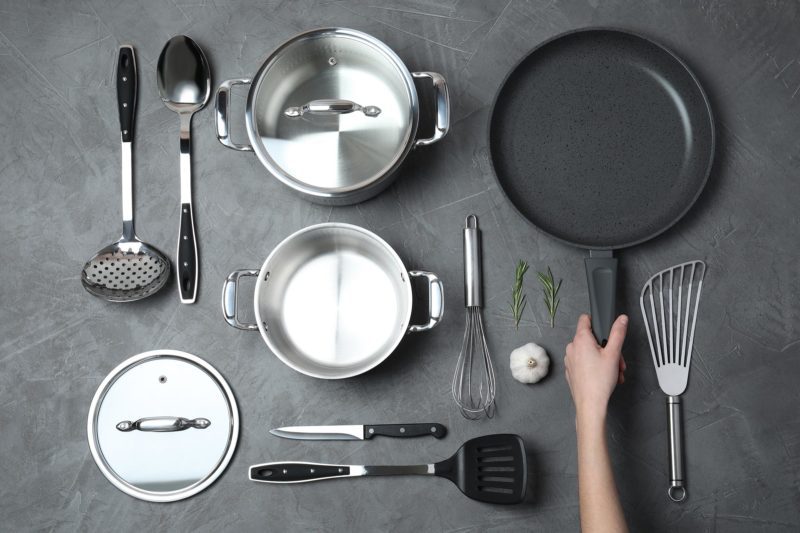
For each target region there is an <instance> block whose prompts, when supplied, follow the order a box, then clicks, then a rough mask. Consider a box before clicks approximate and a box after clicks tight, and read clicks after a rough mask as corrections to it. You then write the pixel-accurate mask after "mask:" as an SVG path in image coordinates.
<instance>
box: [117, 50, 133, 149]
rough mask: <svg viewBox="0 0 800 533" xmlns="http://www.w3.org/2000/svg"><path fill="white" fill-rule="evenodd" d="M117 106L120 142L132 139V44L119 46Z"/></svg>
mask: <svg viewBox="0 0 800 533" xmlns="http://www.w3.org/2000/svg"><path fill="white" fill-rule="evenodd" d="M117 107H118V108H119V126H120V131H121V133H122V142H131V141H132V140H133V126H134V120H133V119H134V115H135V114H136V55H135V54H134V53H133V47H132V46H127V45H126V46H120V48H119V58H118V61H117Z"/></svg>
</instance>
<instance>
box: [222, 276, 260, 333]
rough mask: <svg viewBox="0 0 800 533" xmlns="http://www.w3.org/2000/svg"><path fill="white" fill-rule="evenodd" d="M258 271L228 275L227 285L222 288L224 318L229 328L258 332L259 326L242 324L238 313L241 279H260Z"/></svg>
mask: <svg viewBox="0 0 800 533" xmlns="http://www.w3.org/2000/svg"><path fill="white" fill-rule="evenodd" d="M258 274H259V271H258V270H235V271H233V272H231V273H230V274H228V277H227V278H226V279H225V284H224V285H223V286H222V316H224V317H225V322H227V323H228V325H229V326H233V327H234V328H236V329H243V330H245V331H257V330H258V324H248V323H245V322H240V321H239V319H238V318H237V313H236V303H237V297H236V290H237V289H238V287H239V278H242V277H246V276H253V277H258Z"/></svg>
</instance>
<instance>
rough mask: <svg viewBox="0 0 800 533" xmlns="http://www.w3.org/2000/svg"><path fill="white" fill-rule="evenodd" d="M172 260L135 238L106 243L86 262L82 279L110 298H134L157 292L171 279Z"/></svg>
mask: <svg viewBox="0 0 800 533" xmlns="http://www.w3.org/2000/svg"><path fill="white" fill-rule="evenodd" d="M169 272H170V265H169V260H168V259H167V258H166V257H165V256H164V254H162V253H161V252H160V251H158V250H157V249H156V248H154V247H152V246H150V245H149V244H147V243H144V242H142V241H140V240H138V239H136V238H134V239H133V240H125V239H120V240H119V241H117V242H115V243H114V244H111V245H109V246H106V247H105V248H103V249H102V250H100V251H99V252H97V253H96V254H95V255H94V257H92V258H91V259H90V260H89V261H87V262H86V264H85V265H83V271H82V272H81V283H82V284H83V288H84V289H86V290H87V291H89V292H90V293H92V294H94V295H95V296H98V297H100V298H103V299H105V300H108V301H110V302H133V301H136V300H141V299H142V298H146V297H148V296H151V295H153V294H155V293H156V292H158V291H159V290H160V289H161V288H162V287H163V286H164V284H166V282H167V280H168V279H169Z"/></svg>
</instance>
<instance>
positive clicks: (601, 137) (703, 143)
mask: <svg viewBox="0 0 800 533" xmlns="http://www.w3.org/2000/svg"><path fill="white" fill-rule="evenodd" d="M714 142H715V141H714V122H713V118H712V114H711V106H710V104H709V102H708V98H707V97H706V94H705V92H704V91H703V88H702V87H701V86H700V83H699V81H698V80H697V78H696V77H695V76H694V74H692V72H691V71H690V70H689V68H688V67H687V66H686V64H685V63H684V62H683V61H681V60H680V59H679V58H678V57H677V56H675V55H674V54H673V53H672V52H670V51H668V50H667V49H665V48H663V47H662V46H660V45H659V44H656V43H654V42H653V41H650V40H648V39H646V38H644V37H641V36H639V35H635V34H632V33H629V32H625V31H619V30H611V29H586V30H578V31H574V32H570V33H566V34H563V35H559V36H557V37H555V38H553V39H551V40H549V41H546V42H545V43H543V44H541V45H540V46H538V47H537V48H536V49H534V50H533V52H531V53H530V55H528V56H527V57H526V58H525V59H523V60H522V61H521V62H520V63H519V64H518V65H517V66H516V67H515V68H514V70H513V71H512V72H511V73H510V74H509V76H508V77H507V78H506V80H505V81H504V82H503V84H502V86H501V89H500V91H499V92H498V94H497V97H496V99H495V102H494V107H493V110H492V116H491V122H490V127H489V147H490V153H491V161H492V164H493V166H494V171H495V174H496V176H497V180H498V182H499V184H500V188H501V189H502V190H503V192H504V193H505V195H506V196H507V198H508V200H509V201H510V202H511V204H512V205H514V207H515V208H516V209H517V210H518V212H519V213H520V214H521V215H522V216H523V217H524V218H526V219H527V220H529V221H530V222H531V223H532V224H534V225H535V226H536V227H538V228H539V229H540V230H541V231H543V232H544V233H546V234H549V235H550V236H552V237H554V238H556V239H558V240H560V241H562V242H564V243H566V244H570V245H573V246H577V247H581V248H587V249H589V250H590V252H589V257H587V258H586V260H585V262H586V274H587V281H588V285H589V302H590V308H591V316H592V329H593V330H594V334H595V336H596V337H597V339H598V341H599V342H600V343H601V344H605V342H606V340H607V338H608V333H609V331H610V330H611V324H612V322H613V321H614V319H615V317H616V313H615V292H616V275H617V260H616V258H614V257H613V250H616V249H619V248H625V247H627V246H633V245H635V244H638V243H641V242H644V241H646V240H648V239H651V238H653V237H655V236H657V235H659V234H660V233H662V232H663V231H665V230H667V229H668V228H669V227H671V226H672V225H673V224H675V223H676V222H677V221H678V220H679V219H680V218H681V217H682V216H683V215H684V214H685V213H686V212H687V211H688V210H689V208H690V207H691V206H692V205H693V204H694V202H695V200H696V199H697V197H698V196H699V195H700V193H701V191H702V190H703V187H704V186H705V183H706V181H707V179H708V175H709V172H710V170H711V164H712V160H713V157H714Z"/></svg>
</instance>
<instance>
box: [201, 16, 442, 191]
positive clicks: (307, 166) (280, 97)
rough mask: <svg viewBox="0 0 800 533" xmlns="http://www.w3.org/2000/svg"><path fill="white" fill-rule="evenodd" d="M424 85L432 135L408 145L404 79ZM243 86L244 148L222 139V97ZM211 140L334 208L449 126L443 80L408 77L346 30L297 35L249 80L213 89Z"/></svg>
mask: <svg viewBox="0 0 800 533" xmlns="http://www.w3.org/2000/svg"><path fill="white" fill-rule="evenodd" d="M415 78H420V79H427V80H430V81H431V83H432V84H433V90H434V96H435V97H434V102H435V109H434V111H433V113H434V115H435V129H434V133H433V135H432V136H431V137H430V138H418V137H417V128H418V125H419V119H420V104H419V95H418V94H417V89H416V86H415V85H414V79H415ZM234 85H250V91H249V93H248V95H247V106H246V109H245V117H246V121H247V136H248V138H249V141H250V142H249V144H238V143H235V142H234V141H232V140H231V137H230V128H229V117H228V113H229V110H230V90H231V87H233V86H234ZM216 119H217V137H218V138H219V141H220V142H221V143H222V144H224V145H225V146H227V147H228V148H232V149H234V150H240V151H251V152H255V153H256V155H257V156H258V159H259V160H260V161H261V163H262V164H263V165H264V167H265V168H266V169H267V170H268V171H269V173H270V174H272V175H273V176H275V177H276V178H277V179H279V180H280V181H282V182H283V183H284V184H286V185H288V186H289V187H291V188H292V189H294V190H295V191H297V192H299V193H300V194H301V195H302V196H303V197H305V198H306V199H309V200H311V201H313V202H317V203H323V204H329V205H344V204H354V203H357V202H361V201H363V200H366V199H368V198H370V197H372V196H374V195H376V194H378V193H379V192H380V191H382V190H383V189H385V188H386V187H388V186H389V184H390V183H391V182H392V181H393V180H394V179H395V177H396V171H397V168H398V167H399V166H400V164H401V163H402V162H403V160H404V159H405V157H406V156H407V155H408V153H409V152H410V151H411V149H412V148H414V147H415V146H422V145H427V144H432V143H434V142H436V141H438V140H439V139H441V138H442V137H444V136H445V134H446V133H447V131H448V129H449V127H450V100H449V96H448V90H447V83H446V82H445V79H444V77H442V76H441V75H440V74H437V73H435V72H409V70H408V69H407V68H406V66H405V65H404V64H403V62H402V61H401V60H400V58H399V57H398V56H397V54H395V53H394V52H393V51H392V50H391V49H390V48H389V47H388V46H386V45H385V44H384V43H382V42H381V41H379V40H378V39H376V38H374V37H372V36H370V35H367V34H366V33H362V32H359V31H355V30H349V29H345V28H326V29H319V30H313V31H309V32H306V33H302V34H300V35H298V36H296V37H294V38H292V39H290V40H289V41H287V42H286V43H284V44H283V45H281V46H279V47H278V48H277V49H276V50H275V51H274V52H272V54H271V55H270V56H269V57H268V58H267V60H266V61H265V62H264V64H263V65H262V66H261V68H260V70H259V71H258V73H257V74H256V75H255V77H254V78H253V79H250V78H243V79H233V80H227V81H225V82H223V83H222V84H221V85H220V87H219V89H218V91H217V98H216Z"/></svg>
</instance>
